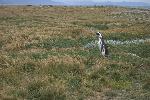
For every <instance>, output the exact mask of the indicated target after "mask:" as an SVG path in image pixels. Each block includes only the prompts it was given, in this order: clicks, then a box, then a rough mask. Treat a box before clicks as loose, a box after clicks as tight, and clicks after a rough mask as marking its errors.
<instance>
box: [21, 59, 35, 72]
mask: <svg viewBox="0 0 150 100" xmlns="http://www.w3.org/2000/svg"><path fill="white" fill-rule="evenodd" d="M36 67H37V66H36V65H35V64H34V63H32V62H28V63H25V64H24V65H23V66H22V67H21V70H22V71H23V72H26V73H33V72H34V71H35V69H36Z"/></svg>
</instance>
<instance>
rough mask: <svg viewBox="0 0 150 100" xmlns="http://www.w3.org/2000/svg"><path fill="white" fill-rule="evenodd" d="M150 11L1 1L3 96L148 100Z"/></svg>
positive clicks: (15, 98) (0, 84) (51, 99)
mask: <svg viewBox="0 0 150 100" xmlns="http://www.w3.org/2000/svg"><path fill="white" fill-rule="evenodd" d="M97 31H100V32H103V35H104V37H105V39H106V40H116V41H132V40H138V39H150V10H145V9H138V8H136V9H135V8H123V7H34V6H30V7H27V6H0V98H1V100H131V99H132V100H150V41H145V42H144V43H136V44H134V43H133V44H126V45H122V44H120V45H113V44H108V49H109V53H110V55H109V57H108V58H104V57H102V56H101V54H100V52H99V50H98V47H96V48H91V49H87V48H84V46H85V45H86V44H88V43H90V42H91V41H94V40H96V39H97V38H96V36H95V32H97Z"/></svg>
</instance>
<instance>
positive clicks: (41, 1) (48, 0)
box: [0, 0, 150, 7]
mask: <svg viewBox="0 0 150 100" xmlns="http://www.w3.org/2000/svg"><path fill="white" fill-rule="evenodd" d="M0 4H10V5H11V4H12V5H14V4H15V5H20V4H21V5H28V4H30V5H66V6H95V5H96V6H101V5H104V6H131V7H150V4H148V3H144V2H125V1H123V2H111V1H108V2H94V1H90V0H87V1H83V0H81V1H71V0H70V1H69V2H65V1H63V0H62V1H61V2H55V1H54V0H0Z"/></svg>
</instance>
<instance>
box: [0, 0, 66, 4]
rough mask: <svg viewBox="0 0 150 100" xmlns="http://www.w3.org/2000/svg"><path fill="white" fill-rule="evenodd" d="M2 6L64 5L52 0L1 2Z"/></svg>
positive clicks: (8, 0)
mask: <svg viewBox="0 0 150 100" xmlns="http://www.w3.org/2000/svg"><path fill="white" fill-rule="evenodd" d="M0 4H8V5H9V4H10V5H28V4H30V5H63V3H62V2H55V1H52V0H0Z"/></svg>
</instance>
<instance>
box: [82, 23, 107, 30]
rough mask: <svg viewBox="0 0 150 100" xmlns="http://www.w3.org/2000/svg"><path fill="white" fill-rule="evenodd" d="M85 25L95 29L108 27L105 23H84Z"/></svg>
mask: <svg viewBox="0 0 150 100" xmlns="http://www.w3.org/2000/svg"><path fill="white" fill-rule="evenodd" d="M85 26H86V27H90V28H91V27H93V28H95V29H98V30H107V29H109V27H108V26H107V25H105V24H87V25H85Z"/></svg>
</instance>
